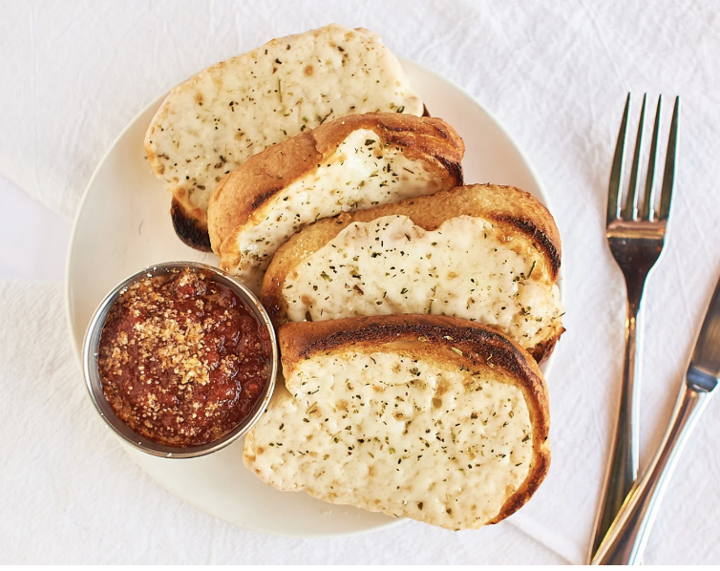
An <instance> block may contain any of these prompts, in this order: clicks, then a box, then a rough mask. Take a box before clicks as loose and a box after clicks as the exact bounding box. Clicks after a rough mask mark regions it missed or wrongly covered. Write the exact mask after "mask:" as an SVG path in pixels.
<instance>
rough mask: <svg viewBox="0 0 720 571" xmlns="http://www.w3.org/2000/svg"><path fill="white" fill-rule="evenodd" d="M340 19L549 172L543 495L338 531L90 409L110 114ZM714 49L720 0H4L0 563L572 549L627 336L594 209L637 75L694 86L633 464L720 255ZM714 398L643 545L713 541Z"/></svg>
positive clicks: (618, 279) (664, 85) (487, 557)
mask: <svg viewBox="0 0 720 571" xmlns="http://www.w3.org/2000/svg"><path fill="white" fill-rule="evenodd" d="M330 22H338V23H341V24H344V25H347V26H351V27H358V26H362V27H366V28H369V29H372V30H374V31H376V32H378V33H380V34H381V35H382V36H383V38H384V40H385V42H386V44H387V45H388V46H389V47H390V48H391V49H392V50H393V51H394V52H395V53H396V54H398V55H399V56H401V57H403V58H406V59H409V60H413V61H417V62H419V63H421V64H422V65H424V66H426V67H428V68H430V69H432V70H434V71H436V72H438V73H440V74H442V75H443V76H445V77H447V78H449V79H450V80H452V81H454V82H455V83H457V84H458V85H460V86H461V87H463V88H464V89H465V90H467V91H468V92H470V93H471V94H472V95H474V96H475V97H477V98H478V99H479V100H480V101H481V102H482V103H483V104H484V105H485V106H486V107H487V108H488V109H490V110H491V111H492V112H493V113H494V114H495V115H496V117H497V118H498V119H499V120H500V122H501V123H502V124H503V125H504V126H505V127H506V128H507V130H508V131H509V132H510V133H511V135H512V136H513V137H514V138H515V140H516V141H517V142H518V144H519V145H520V146H521V147H522V149H523V150H524V151H525V153H526V154H527V156H528V157H529V159H530V161H531V162H532V164H533V166H534V167H535V169H536V171H537V173H538V174H539V176H540V178H541V180H542V182H543V184H544V185H545V187H546V188H547V190H548V194H549V197H550V201H551V205H550V206H551V210H552V212H553V214H554V216H555V218H556V220H557V223H558V226H559V228H560V231H561V234H562V238H563V265H564V271H565V283H564V288H565V301H566V306H567V314H566V316H565V325H566V327H567V333H566V334H565V335H564V337H563V338H562V341H561V343H560V344H559V345H558V348H557V353H558V354H557V359H556V361H555V364H554V367H553V369H552V371H551V373H550V375H549V378H548V383H549V387H550V397H551V409H552V429H551V439H552V448H553V461H552V466H551V470H550V474H549V476H548V478H547V480H546V481H545V483H544V484H543V485H542V486H541V488H540V490H539V491H538V493H537V494H536V495H535V497H534V498H533V499H532V500H531V502H530V503H529V504H528V505H527V506H526V507H524V508H523V509H522V510H521V511H520V512H518V513H517V514H516V515H514V516H512V517H511V518H510V519H508V520H507V521H505V522H503V523H501V524H499V525H497V526H493V527H489V528H486V529H483V530H480V531H477V532H462V533H450V532H446V531H443V530H440V529H435V528H432V527H429V526H425V525H422V524H419V523H416V522H410V521H408V522H406V523H403V524H402V525H400V526H398V527H395V528H392V529H390V530H386V531H383V532H381V533H370V534H367V535H362V536H354V537H347V538H334V539H289V538H282V537H275V536H268V535H262V534H258V533H255V532H252V531H247V530H243V529H239V528H236V527H233V526H231V525H229V524H226V523H224V522H222V521H219V520H217V519H214V518H213V517H211V516H208V515H207V514H204V513H202V512H200V511H198V510H196V509H195V508H192V507H190V506H189V505H187V504H185V503H183V502H182V501H181V500H179V499H177V498H176V497H174V496H173V495H171V494H170V493H169V492H168V491H166V490H164V489H163V488H161V487H160V486H159V485H157V484H155V483H154V482H153V481H152V480H150V478H149V477H148V476H147V475H146V474H145V473H144V472H143V471H142V470H140V469H139V468H138V467H137V466H136V465H135V464H134V463H132V461H131V460H130V458H129V457H128V456H127V455H126V454H125V453H124V452H123V451H122V449H121V448H120V446H119V445H118V443H117V442H116V440H115V439H114V438H113V437H112V436H111V435H110V434H109V431H107V430H99V427H101V425H100V424H99V423H98V422H97V419H96V418H95V417H96V416H97V415H96V413H95V411H94V409H93V408H92V405H91V403H90V400H89V398H88V397H87V395H86V392H85V388H84V385H83V380H82V376H81V373H80V369H79V366H78V363H77V362H76V361H75V358H74V355H73V354H72V351H71V346H70V340H69V334H68V327H67V325H66V321H65V313H64V307H63V306H64V295H63V284H62V280H63V274H64V265H65V251H66V248H67V245H68V243H69V233H70V224H71V221H72V219H73V217H74V215H75V213H76V212H77V209H78V206H79V203H80V199H81V197H82V193H83V190H84V188H85V186H86V185H87V183H88V181H89V179H90V176H91V174H92V172H93V170H94V168H95V167H96V166H97V164H98V162H99V161H100V159H101V157H102V155H103V154H104V153H105V152H106V150H107V149H108V148H109V146H110V145H111V143H112V141H113V140H114V139H115V137H116V136H117V135H118V134H119V133H120V131H121V130H122V129H123V127H124V126H125V125H126V124H127V123H128V122H129V121H130V120H131V119H132V118H133V117H134V116H135V115H136V114H137V113H138V112H139V111H140V110H141V109H142V108H143V107H144V106H145V105H146V104H147V103H148V102H149V101H151V100H153V99H154V98H155V97H157V95H158V94H160V93H162V92H164V91H166V90H167V89H169V88H170V87H171V86H173V85H175V84H176V83H179V82H180V81H182V80H183V79H185V78H186V77H188V76H189V75H192V74H193V73H195V72H197V71H199V70H201V69H203V68H204V67H206V66H208V65H210V64H212V63H214V62H216V61H219V60H221V59H224V58H226V57H229V56H232V55H235V54H238V53H241V52H244V51H247V50H249V49H251V48H254V47H256V46H258V45H260V44H262V43H264V42H265V41H267V40H269V39H271V38H272V37H277V36H283V35H287V34H290V33H296V32H301V31H304V30H307V29H311V28H317V27H320V26H323V25H325V24H327V23H330ZM719 56H720V5H718V4H717V3H712V2H707V3H698V2H686V1H675V2H672V1H658V2H653V3H651V4H649V3H644V2H639V1H637V2H626V1H614V2H604V3H602V4H600V3H590V2H577V1H571V0H558V1H556V2H537V1H529V2H519V1H518V2H516V1H506V2H471V1H455V2H441V1H439V0H434V1H433V0H422V1H420V0H415V1H410V0H407V1H397V2H395V1H389V0H384V1H375V0H364V1H350V0H346V1H345V2H334V3H330V2H313V1H309V0H305V1H299V0H296V1H287V2H282V1H279V0H278V1H264V2H229V1H228V2H220V1H218V2H209V1H208V2H171V1H158V2H151V3H147V2H140V1H133V2H119V1H117V2H94V1H90V0H86V1H77V2H73V3H70V2H40V1H32V2H22V3H21V2H16V1H8V0H2V1H0V193H1V194H0V196H1V197H2V203H1V204H2V208H0V222H1V223H0V244H1V245H0V394H1V395H2V398H1V399H0V403H2V413H1V414H0V434H1V435H2V440H3V460H2V462H0V466H1V467H0V514H2V517H0V563H47V562H56V563H160V562H165V563H292V562H302V563H563V562H571V563H580V562H583V561H584V558H585V555H586V552H587V545H588V543H589V541H590V536H591V531H592V524H593V518H594V513H595V509H596V506H597V503H598V498H599V494H600V487H601V483H602V480H603V475H604V470H605V462H606V458H607V454H608V449H609V445H610V438H611V432H612V425H613V419H614V415H615V407H616V402H617V393H618V384H619V383H618V381H619V375H620V368H621V356H622V350H623V320H624V286H623V281H622V276H621V274H620V272H619V270H618V269H617V267H616V266H615V265H614V262H613V260H612V258H611V256H610V254H609V252H608V250H607V247H606V246H605V239H604V217H605V196H606V184H607V179H608V174H609V168H610V162H611V157H612V152H613V148H614V143H615V138H616V135H617V128H618V125H619V120H620V116H621V113H622V106H623V103H624V98H625V95H626V94H627V92H628V91H632V92H633V93H635V94H637V95H640V94H642V93H643V92H647V93H648V94H649V96H650V98H651V100H652V101H654V99H655V98H656V96H657V95H658V94H659V93H662V94H664V95H665V96H668V97H667V103H670V102H671V101H672V97H674V96H675V95H676V94H679V95H680V96H681V97H682V103H683V112H682V131H681V145H680V150H681V152H680V157H679V165H678V174H677V187H676V194H675V197H674V201H673V211H672V219H671V223H670V229H669V235H668V240H667V244H666V247H665V250H666V251H665V254H664V257H663V259H662V261H661V262H660V263H659V265H658V266H657V268H656V270H655V271H654V273H653V274H652V276H651V279H650V281H649V283H648V287H647V293H646V298H645V303H646V309H647V319H646V335H645V346H644V354H643V364H644V369H643V387H642V401H641V407H642V418H641V420H642V440H641V456H642V464H641V467H643V468H644V467H645V466H646V465H647V463H648V462H649V460H650V458H651V456H652V454H653V452H654V450H655V448H656V447H657V445H658V443H659V440H660V438H661V437H662V433H663V431H664V427H665V425H666V423H667V421H668V418H669V416H670V412H671V409H672V406H673V404H674V401H675V395H676V392H677V387H678V386H679V383H680V381H681V378H682V375H683V373H684V370H685V367H686V366H687V362H688V357H689V354H690V351H691V349H692V344H693V342H694V338H695V336H696V334H697V331H698V329H699V325H700V323H701V321H702V317H703V315H704V312H705V308H706V306H707V303H708V301H709V297H710V294H711V292H712V289H713V287H714V285H715V282H716V281H717V278H718V274H719V273H720V214H718V212H719V211H720V208H719V207H720V190H718V184H717V181H718V180H720V161H718V149H720V96H719V95H718V94H720V67H718V57H719ZM653 107H654V106H653ZM667 107H668V115H669V107H670V105H667ZM634 110H635V117H637V113H638V107H635V108H634ZM468 182H486V181H468ZM498 182H502V181H498ZM719 406H720V404H718V403H714V402H713V403H711V404H710V407H709V410H708V412H707V414H706V416H705V417H704V418H703V419H702V420H701V422H700V424H699V426H698V428H697V431H696V433H695V434H694V436H693V438H692V440H691V442H690V444H689V445H688V447H687V449H686V452H685V455H684V457H683V461H682V463H681V465H680V467H679V468H678V470H677V472H676V474H675V477H674V480H673V481H672V483H671V486H670V489H669V493H668V496H667V498H666V500H665V502H664V504H663V506H662V509H661V512H660V514H659V517H658V520H657V523H656V526H655V528H654V532H653V535H652V538H651V540H650V544H649V546H648V550H647V553H646V558H645V561H646V563H717V562H718V561H720V526H719V525H718V523H717V522H718V520H720V494H718V493H717V488H716V480H717V473H718V471H719V470H720V451H718V449H717V446H716V444H715V442H716V441H715V438H717V437H718V435H720V414H719V412H720V410H719V409H718V407H719Z"/></svg>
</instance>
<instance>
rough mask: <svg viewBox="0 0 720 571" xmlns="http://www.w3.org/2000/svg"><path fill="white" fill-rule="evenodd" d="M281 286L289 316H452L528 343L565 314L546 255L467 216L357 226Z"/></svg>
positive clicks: (392, 218)
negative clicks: (431, 223)
mask: <svg viewBox="0 0 720 571" xmlns="http://www.w3.org/2000/svg"><path fill="white" fill-rule="evenodd" d="M281 291H282V295H283V296H284V298H285V301H286V303H287V315H288V319H289V320H290V321H295V322H298V321H303V320H305V319H307V318H310V320H312V321H324V320H328V319H339V318H342V317H352V316H356V315H381V314H397V313H420V314H434V315H451V316H456V317H462V318H464V319H469V320H471V321H477V322H479V323H482V324H483V325H489V326H492V327H495V328H496V329H498V330H500V331H502V332H503V333H505V334H506V335H508V336H510V337H512V338H513V339H515V340H516V341H517V342H518V343H519V344H520V345H521V346H522V347H523V348H525V349H530V348H532V347H534V346H536V345H537V344H539V343H541V342H542V341H544V340H545V339H547V338H548V337H550V336H552V335H553V334H554V331H555V327H556V322H557V320H559V319H561V318H562V314H563V311H564V310H563V307H562V304H561V302H560V295H559V290H558V287H557V285H555V284H553V282H552V281H551V277H550V276H549V275H548V269H547V264H546V263H544V260H543V258H542V255H541V253H540V252H538V251H537V250H534V249H532V248H528V247H527V243H526V241H524V240H521V239H519V238H505V237H503V236H501V235H500V234H499V233H498V231H497V230H496V228H495V227H494V226H493V224H491V223H490V222H488V221H486V220H483V219H481V218H477V217H470V216H458V217H455V218H450V219H448V220H446V221H445V222H444V223H443V224H442V225H441V226H440V227H439V228H437V229H436V230H433V231H426V230H424V229H423V228H421V227H419V226H417V225H415V224H414V223H413V222H412V220H410V219H409V218H408V217H407V216H401V215H393V216H384V217H381V218H378V219H376V220H373V221H371V222H367V223H364V222H354V223H352V224H350V225H348V226H347V227H346V228H344V229H343V230H342V231H341V232H340V233H339V234H338V235H337V236H336V237H335V238H334V239H332V240H331V241H329V242H328V243H327V244H325V245H324V246H323V247H322V248H320V249H319V250H317V251H316V252H314V253H313V254H312V255H310V256H308V257H307V259H305V260H304V261H303V263H302V264H299V265H298V266H296V267H295V268H294V269H293V270H292V271H291V272H290V274H289V275H288V276H287V278H286V279H285V281H284V283H283V284H282V286H281Z"/></svg>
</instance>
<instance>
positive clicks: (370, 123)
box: [208, 113, 465, 254]
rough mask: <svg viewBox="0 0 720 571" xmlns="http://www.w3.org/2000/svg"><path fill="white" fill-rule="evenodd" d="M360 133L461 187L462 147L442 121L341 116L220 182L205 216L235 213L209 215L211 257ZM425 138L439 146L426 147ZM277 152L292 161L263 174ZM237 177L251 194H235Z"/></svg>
mask: <svg viewBox="0 0 720 571" xmlns="http://www.w3.org/2000/svg"><path fill="white" fill-rule="evenodd" d="M359 129H368V130H372V131H374V132H375V134H376V135H377V136H378V137H379V138H380V139H381V140H382V142H383V143H386V144H391V145H396V146H398V147H403V148H404V149H406V151H405V154H406V156H408V157H413V156H420V157H421V158H422V157H426V156H430V157H432V158H434V159H435V160H436V161H438V163H440V164H441V165H442V167H443V168H444V169H445V170H446V171H447V172H448V175H449V176H450V177H451V178H452V179H453V181H454V182H453V184H454V185H461V184H462V183H463V174H462V166H461V160H462V157H463V154H464V152H465V145H464V143H463V141H462V139H461V138H460V136H459V135H458V134H457V132H456V131H455V129H453V128H452V127H451V126H450V125H448V124H447V123H445V122H444V121H443V120H442V119H438V118H435V117H416V116H414V115H405V114H399V113H365V114H363V115H349V116H347V117H340V118H338V119H334V120H332V121H330V122H328V123H325V124H322V125H319V126H318V127H316V128H315V129H312V130H309V131H306V132H305V133H301V134H300V135H296V136H295V137H293V138H291V139H288V140H286V141H283V142H281V143H278V144H277V145H274V146H272V147H269V148H268V149H265V150H264V151H261V152H260V153H258V154H257V155H254V156H253V157H251V158H250V159H248V160H247V161H246V162H245V163H243V164H242V165H240V166H239V167H238V168H237V169H235V170H234V171H232V172H231V173H229V174H227V175H226V176H225V177H224V178H223V180H221V181H220V182H219V183H218V186H217V187H216V188H215V191H214V192H213V194H212V195H211V197H210V200H209V201H208V211H210V210H211V209H212V210H215V206H217V207H218V208H220V209H223V210H225V209H227V210H229V211H232V212H233V214H232V215H230V216H228V215H227V214H226V213H219V215H217V214H218V213H215V214H213V215H209V216H208V224H209V228H210V240H211V243H212V244H213V250H214V251H215V253H216V254H220V252H221V251H225V250H226V248H225V247H224V243H225V241H226V239H228V238H233V239H234V235H233V230H234V229H235V228H237V227H238V226H241V225H243V224H245V223H246V222H247V221H248V219H249V218H250V216H251V215H252V214H253V212H254V211H255V210H256V209H257V208H259V207H260V206H261V205H262V204H264V203H265V202H267V201H268V200H270V199H271V198H272V197H273V196H274V195H275V194H277V193H278V192H280V191H281V190H282V189H283V188H285V187H287V186H289V185H291V184H292V183H293V182H295V181H296V180H298V179H299V178H300V177H302V176H304V175H305V174H307V173H308V172H311V171H312V170H313V169H314V168H316V165H317V164H318V163H319V162H322V157H324V156H325V154H326V153H329V152H332V151H334V150H335V148H337V147H338V146H339V145H340V144H341V143H342V142H343V141H344V140H345V139H346V138H347V136H348V135H349V134H350V133H352V132H353V131H356V130H359ZM428 139H430V140H431V141H438V142H439V143H440V144H434V145H428V144H427V143H428V142H429V141H428ZM417 151H419V152H417ZM276 153H279V154H281V155H282V154H283V153H284V155H285V157H287V158H289V157H292V158H293V160H285V161H282V162H280V161H278V162H279V166H280V169H281V170H277V171H275V172H267V171H268V169H267V168H265V167H266V165H265V164H264V163H265V161H266V160H267V157H268V156H273V155H275V156H278V155H277V154H276ZM236 177H238V181H239V184H240V185H241V186H245V189H246V190H248V191H249V192H240V193H238V192H234V189H235V187H236V185H234V184H230V182H231V181H233V179H235V178H236ZM250 181H252V182H250ZM233 182H234V181H233ZM248 183H249V184H248ZM228 191H230V192H228ZM225 195H227V196H225ZM223 203H224V204H223ZM229 250H232V247H230V248H229Z"/></svg>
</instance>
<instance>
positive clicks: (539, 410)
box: [278, 314, 550, 523]
mask: <svg viewBox="0 0 720 571" xmlns="http://www.w3.org/2000/svg"><path fill="white" fill-rule="evenodd" d="M278 339H279V344H280V354H281V356H282V366H283V374H284V375H285V377H286V378H287V377H290V375H292V371H293V369H294V368H295V366H296V365H297V363H298V362H299V361H300V360H304V359H311V358H312V357H313V355H316V354H330V353H333V352H335V351H343V350H345V349H347V348H348V347H350V346H352V347H354V348H356V349H357V350H358V351H362V350H378V349H380V350H382V347H386V348H387V349H388V350H393V349H396V350H397V349H399V348H402V350H403V351H408V352H411V353H413V355H414V356H416V357H417V358H421V359H426V360H438V361H443V362H452V363H457V364H458V365H464V366H465V367H468V368H469V371H470V372H471V373H472V372H476V371H492V374H493V375H498V373H504V378H506V379H507V380H508V382H512V383H513V384H515V385H516V386H517V387H518V388H520V390H522V392H523V394H524V395H525V401H526V403H527V406H528V410H529V413H530V421H531V423H532V426H533V461H532V464H531V466H530V471H529V473H528V476H527V478H526V479H525V481H524V482H523V484H522V485H521V486H520V488H519V489H518V490H517V491H516V492H515V493H514V494H513V495H512V496H511V497H509V498H508V499H507V500H506V502H505V503H504V504H503V507H502V509H501V511H500V513H499V514H498V515H497V516H496V517H495V518H494V519H493V520H492V521H491V522H490V523H497V522H499V521H501V520H503V519H505V518H506V517H508V516H509V515H511V514H513V513H515V512H516V511H517V510H518V509H520V508H521V507H522V506H523V505H524V504H525V503H526V502H527V501H528V500H529V499H530V497H531V496H532V495H533V494H534V493H535V491H536V490H537V488H538V487H539V486H540V484H541V483H542V481H543V480H544V479H545V476H546V475H547V472H548V470H549V467H550V448H549V441H548V438H549V433H550V407H549V401H548V392H547V386H546V384H545V380H544V378H543V375H542V372H541V371H540V368H539V367H538V365H537V363H536V362H535V360H534V359H533V358H532V356H531V355H530V354H528V353H527V351H525V350H524V349H523V348H522V347H520V346H519V345H518V344H517V343H515V342H514V341H513V340H511V339H509V338H508V337H505V336H504V335H502V334H501V333H499V332H497V331H495V330H493V329H491V328H489V327H485V326H483V325H480V324H478V323H475V322H471V321H468V320H465V319H459V318H456V317H446V316H439V315H414V314H413V315H381V316H369V317H349V318H346V319H337V320H330V321H321V322H314V323H313V322H303V323H287V324H285V325H283V326H282V327H281V328H280V329H279V331H278Z"/></svg>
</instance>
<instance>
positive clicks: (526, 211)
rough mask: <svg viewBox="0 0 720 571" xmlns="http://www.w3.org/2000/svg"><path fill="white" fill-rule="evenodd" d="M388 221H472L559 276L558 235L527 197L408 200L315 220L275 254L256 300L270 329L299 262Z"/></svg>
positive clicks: (281, 313) (470, 194) (542, 351)
mask: <svg viewBox="0 0 720 571" xmlns="http://www.w3.org/2000/svg"><path fill="white" fill-rule="evenodd" d="M389 215H404V216H407V217H408V218H410V219H411V220H412V221H413V223H414V224H416V225H417V226H420V227H421V228H423V229H424V230H426V231H431V230H436V229H437V228H438V227H439V226H440V225H442V223H443V222H445V221H446V220H448V219H450V218H454V217H457V216H463V215H464V216H474V217H479V218H483V219H485V220H488V221H490V222H492V223H493V224H494V225H496V226H498V227H500V228H502V231H503V233H504V234H505V235H507V236H512V235H517V234H521V235H524V236H526V237H527V238H529V239H530V240H531V242H532V244H533V246H534V247H535V248H537V249H538V250H539V251H541V252H542V253H543V255H544V257H545V259H546V260H547V268H548V270H549V273H550V278H551V281H552V282H555V281H556V280H557V277H558V273H559V270H560V258H561V242H560V233H559V231H558V229H557V226H556V224H555V221H554V219H553V217H552V215H551V214H550V212H549V211H548V210H547V208H546V207H545V206H544V205H543V204H542V203H540V202H539V201H538V200H537V199H535V198H534V197H533V196H532V195H531V194H529V193H528V192H525V191H523V190H521V189H519V188H516V187H512V186H499V185H494V184H483V185H480V184H474V185H467V186H462V187H456V188H453V189H449V190H444V191H440V192H437V193H435V194H433V195H429V196H421V197H418V198H412V199H406V200H402V201H400V202H397V203H394V204H385V205H382V206H377V207H375V208H370V209H368V210H360V211H357V212H353V213H343V214H340V215H339V216H337V217H335V218H328V219H325V220H319V221H318V222H316V223H314V224H311V225H310V226H308V227H306V228H304V229H303V230H302V231H301V232H299V233H298V234H295V235H294V236H292V237H291V238H290V239H289V240H288V241H287V242H286V243H285V244H283V245H282V246H281V247H280V248H279V249H278V250H277V252H276V253H275V256H274V258H273V260H272V262H271V263H270V266H269V267H268V269H267V272H266V273H265V278H264V280H263V286H262V292H261V295H260V298H261V300H262V302H263V304H264V305H265V307H266V309H267V310H268V313H269V314H270V317H271V319H272V320H273V323H275V324H276V326H279V325H281V324H283V323H285V322H286V321H287V302H286V300H285V298H284V296H283V293H282V292H283V288H282V285H283V283H284V282H285V279H286V277H287V276H288V275H289V274H290V272H292V270H293V268H295V267H297V266H298V265H299V264H300V263H301V262H302V261H303V260H305V259H306V258H307V257H308V256H310V255H312V254H313V253H314V252H316V251H317V250H319V249H320V248H322V247H323V246H324V245H325V244H327V243H328V242H329V241H331V240H332V239H333V238H335V237H336V236H337V235H338V234H339V233H340V232H341V231H342V230H343V229H344V228H346V227H347V226H348V225H349V224H352V223H353V222H370V221H372V220H375V219H377V218H381V217H383V216H389ZM563 331H564V328H563V327H562V325H561V324H559V323H558V325H557V327H556V328H555V330H554V333H553V335H551V336H550V337H548V338H547V339H545V340H544V341H543V342H542V343H540V344H538V345H536V346H535V347H533V348H532V350H531V351H530V352H531V354H532V355H533V357H534V358H535V359H536V360H537V361H538V362H541V361H542V360H543V359H545V358H547V357H548V356H549V355H550V353H552V351H553V348H554V347H555V344H556V342H557V340H558V339H559V338H560V336H561V335H562V333H563Z"/></svg>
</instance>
